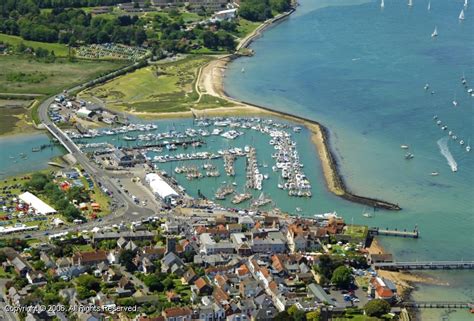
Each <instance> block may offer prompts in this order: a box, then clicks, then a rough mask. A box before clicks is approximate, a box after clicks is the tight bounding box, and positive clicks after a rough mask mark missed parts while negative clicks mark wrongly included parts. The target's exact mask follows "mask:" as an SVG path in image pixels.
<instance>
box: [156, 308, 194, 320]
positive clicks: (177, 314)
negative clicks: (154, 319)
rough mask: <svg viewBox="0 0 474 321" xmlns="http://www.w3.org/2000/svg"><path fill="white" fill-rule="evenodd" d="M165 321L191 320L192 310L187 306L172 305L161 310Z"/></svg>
mask: <svg viewBox="0 0 474 321" xmlns="http://www.w3.org/2000/svg"><path fill="white" fill-rule="evenodd" d="M162 315H163V317H164V318H165V320H166V321H191V315H192V311H191V309H190V308H188V307H174V308H167V309H164V310H163V312H162Z"/></svg>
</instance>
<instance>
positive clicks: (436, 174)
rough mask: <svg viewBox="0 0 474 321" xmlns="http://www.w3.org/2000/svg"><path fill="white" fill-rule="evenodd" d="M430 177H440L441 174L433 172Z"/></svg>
mask: <svg viewBox="0 0 474 321" xmlns="http://www.w3.org/2000/svg"><path fill="white" fill-rule="evenodd" d="M430 175H431V176H438V175H439V173H438V172H431V174H430Z"/></svg>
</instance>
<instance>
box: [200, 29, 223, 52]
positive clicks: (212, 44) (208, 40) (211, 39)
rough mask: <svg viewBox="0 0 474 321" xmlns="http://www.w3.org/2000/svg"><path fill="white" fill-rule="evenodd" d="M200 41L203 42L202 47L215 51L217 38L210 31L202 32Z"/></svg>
mask: <svg viewBox="0 0 474 321" xmlns="http://www.w3.org/2000/svg"><path fill="white" fill-rule="evenodd" d="M202 40H203V42H204V46H206V47H207V48H210V49H216V48H217V46H218V45H219V37H218V36H217V35H216V34H215V33H213V32H211V31H206V32H204V34H203V35H202Z"/></svg>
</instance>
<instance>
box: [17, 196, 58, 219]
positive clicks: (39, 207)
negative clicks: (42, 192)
mask: <svg viewBox="0 0 474 321" xmlns="http://www.w3.org/2000/svg"><path fill="white" fill-rule="evenodd" d="M19 198H20V200H22V201H23V203H25V204H28V206H29V207H30V208H33V209H34V210H35V213H36V214H41V215H48V214H55V213H56V210H55V209H54V208H52V207H51V206H49V205H48V204H46V203H45V202H43V201H42V200H40V199H39V198H38V197H36V196H35V195H33V194H31V193H30V192H25V193H23V194H21V195H20V196H19Z"/></svg>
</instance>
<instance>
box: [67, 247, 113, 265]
mask: <svg viewBox="0 0 474 321" xmlns="http://www.w3.org/2000/svg"><path fill="white" fill-rule="evenodd" d="M102 262H104V263H106V262H108V259H107V252H106V251H104V250H97V251H89V252H77V253H75V254H74V255H73V256H72V263H73V264H75V265H86V266H93V265H97V264H99V263H102Z"/></svg>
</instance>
